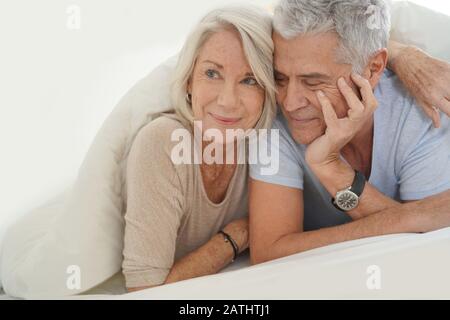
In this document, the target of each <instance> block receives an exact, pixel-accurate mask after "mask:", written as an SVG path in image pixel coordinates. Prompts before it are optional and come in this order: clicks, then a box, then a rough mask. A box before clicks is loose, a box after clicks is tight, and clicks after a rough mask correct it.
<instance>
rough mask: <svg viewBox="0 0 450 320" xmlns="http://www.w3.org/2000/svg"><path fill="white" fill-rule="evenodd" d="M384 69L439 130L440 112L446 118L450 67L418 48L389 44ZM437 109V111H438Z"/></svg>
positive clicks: (447, 113) (449, 93) (449, 90)
mask: <svg viewBox="0 0 450 320" xmlns="http://www.w3.org/2000/svg"><path fill="white" fill-rule="evenodd" d="M388 68H389V69H391V70H392V71H394V72H395V73H396V74H397V76H398V77H399V79H400V80H401V81H402V83H403V85H404V86H405V88H406V89H407V90H408V91H409V92H410V94H411V95H412V96H413V97H414V98H415V99H416V100H417V102H418V103H419V104H420V105H421V106H422V108H423V110H424V111H425V113H426V114H427V115H428V116H429V117H430V118H431V119H432V120H433V123H434V125H435V127H436V128H439V127H440V111H442V112H443V113H445V114H446V115H447V116H449V117H450V64H449V63H447V62H445V61H441V60H438V59H435V58H433V57H431V56H429V55H428V54H426V53H425V52H424V51H422V50H420V49H419V48H416V47H413V46H407V45H403V44H401V43H398V42H395V41H390V42H389V61H388ZM439 110H440V111H439Z"/></svg>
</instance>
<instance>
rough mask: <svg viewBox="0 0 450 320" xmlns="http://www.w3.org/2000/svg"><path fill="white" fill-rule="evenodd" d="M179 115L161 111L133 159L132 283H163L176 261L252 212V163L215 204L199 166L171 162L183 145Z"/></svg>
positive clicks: (128, 236)
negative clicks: (177, 135) (176, 135)
mask: <svg viewBox="0 0 450 320" xmlns="http://www.w3.org/2000/svg"><path fill="white" fill-rule="evenodd" d="M176 119H177V118H176V117H175V116H162V117H160V118H158V119H156V120H154V121H152V122H151V123H149V124H148V125H147V126H145V127H144V128H143V129H142V130H141V131H140V132H139V134H138V135H137V137H136V140H135V141H134V143H133V146H132V148H131V151H130V155H129V158H128V165H127V188H128V189H127V210H126V214H125V223H126V226H125V243H124V252H123V255H124V261H123V265H122V269H123V274H124V276H125V279H126V286H127V287H128V288H136V287H145V286H155V285H160V284H162V283H164V281H165V279H166V277H167V275H168V274H169V271H170V269H171V267H172V265H173V264H174V262H175V261H177V260H178V259H180V258H182V257H183V256H185V255H186V254H188V253H190V252H192V251H194V250H196V249H197V248H199V247H201V246H202V245H203V244H205V243H206V242H208V241H209V240H210V239H211V238H212V237H213V236H214V235H215V234H216V233H217V232H218V231H220V230H221V229H222V228H223V227H225V226H226V225H227V224H228V223H230V222H231V221H233V220H236V219H239V218H243V217H245V216H247V213H248V202H247V201H248V199H247V176H248V172H247V170H248V166H247V165H238V166H237V169H236V171H235V173H234V176H233V177H232V180H231V182H230V184H229V187H228V190H227V193H226V196H225V199H224V200H223V201H222V203H220V204H214V203H213V202H211V201H210V199H209V198H208V196H207V194H206V192H205V189H204V186H203V179H202V176H201V172H200V166H199V165H196V164H192V165H186V164H182V165H175V164H174V163H173V162H172V160H171V157H170V155H171V152H172V148H173V147H174V146H175V145H177V144H178V142H172V141H171V135H172V132H173V131H174V130H175V129H181V128H184V127H183V125H182V124H181V122H180V121H178V120H176ZM191 138H192V139H193V137H192V135H191Z"/></svg>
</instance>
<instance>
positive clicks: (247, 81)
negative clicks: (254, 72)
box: [242, 78, 258, 86]
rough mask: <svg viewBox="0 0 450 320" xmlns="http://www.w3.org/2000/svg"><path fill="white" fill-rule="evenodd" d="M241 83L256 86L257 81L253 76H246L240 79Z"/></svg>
mask: <svg viewBox="0 0 450 320" xmlns="http://www.w3.org/2000/svg"><path fill="white" fill-rule="evenodd" d="M242 83H244V84H246V85H249V86H256V85H257V84H258V81H256V79H255V78H246V79H244V80H243V81H242Z"/></svg>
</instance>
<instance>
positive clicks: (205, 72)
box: [188, 30, 265, 143]
mask: <svg viewBox="0 0 450 320" xmlns="http://www.w3.org/2000/svg"><path fill="white" fill-rule="evenodd" d="M188 92H189V93H191V94H192V109H193V113H194V118H195V120H196V121H202V125H203V132H205V131H206V130H208V129H218V130H220V131H221V133H222V135H223V137H226V130H227V129H234V130H236V129H243V130H244V131H246V130H248V129H251V128H254V127H255V126H256V124H257V122H258V120H259V118H260V117H261V113H262V110H263V106H264V100H265V91H264V89H262V88H261V87H260V86H259V84H258V83H257V81H256V79H255V76H254V75H253V72H252V70H251V68H250V65H249V64H248V62H247V59H246V57H245V54H244V50H243V48H242V43H241V40H240V37H239V35H238V33H237V32H235V31H232V30H224V31H220V32H217V33H215V34H213V35H212V36H211V37H210V38H209V39H208V41H206V42H205V44H204V45H203V47H202V48H201V50H200V53H199V56H198V59H197V62H196V65H195V67H194V71H193V74H192V77H191V80H190V81H189V85H188ZM222 142H223V141H222ZM229 142H230V141H227V143H229Z"/></svg>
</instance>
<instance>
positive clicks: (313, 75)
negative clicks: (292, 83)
mask: <svg viewBox="0 0 450 320" xmlns="http://www.w3.org/2000/svg"><path fill="white" fill-rule="evenodd" d="M298 77H299V78H304V79H321V80H331V77H330V76H328V75H326V74H323V73H319V72H312V73H307V74H300V75H298Z"/></svg>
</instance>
